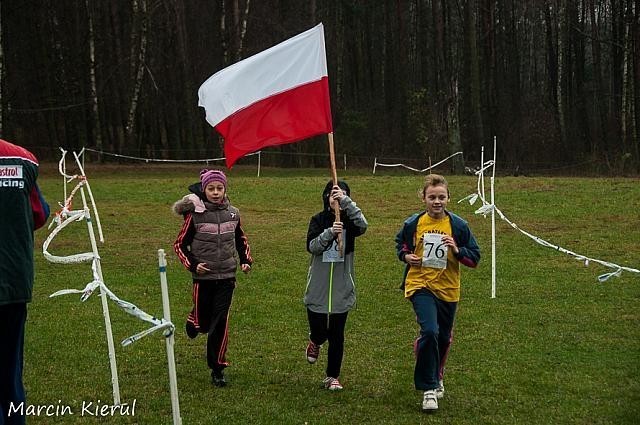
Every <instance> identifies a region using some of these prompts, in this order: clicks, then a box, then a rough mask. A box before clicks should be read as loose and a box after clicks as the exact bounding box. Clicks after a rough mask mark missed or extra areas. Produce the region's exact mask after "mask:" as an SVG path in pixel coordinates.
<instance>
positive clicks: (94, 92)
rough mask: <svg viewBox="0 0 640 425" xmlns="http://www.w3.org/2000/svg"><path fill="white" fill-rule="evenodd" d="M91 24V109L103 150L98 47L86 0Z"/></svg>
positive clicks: (98, 143)
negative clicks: (99, 104) (99, 106)
mask: <svg viewBox="0 0 640 425" xmlns="http://www.w3.org/2000/svg"><path fill="white" fill-rule="evenodd" d="M85 7H86V8H87V18H88V26H89V79H90V82H91V110H92V112H93V137H94V139H95V147H96V149H97V150H102V128H101V125H100V111H99V110H98V87H97V84H96V48H95V35H94V33H93V13H92V11H91V8H90V7H89V0H85Z"/></svg>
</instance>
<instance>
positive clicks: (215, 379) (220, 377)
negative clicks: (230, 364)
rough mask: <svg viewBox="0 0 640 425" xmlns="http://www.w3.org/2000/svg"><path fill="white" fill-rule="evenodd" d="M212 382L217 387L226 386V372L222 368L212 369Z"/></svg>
mask: <svg viewBox="0 0 640 425" xmlns="http://www.w3.org/2000/svg"><path fill="white" fill-rule="evenodd" d="M211 383H212V384H213V385H215V386H216V387H224V386H225V385H227V380H226V379H224V373H222V370H212V371H211Z"/></svg>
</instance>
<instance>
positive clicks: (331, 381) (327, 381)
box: [322, 376, 342, 391]
mask: <svg viewBox="0 0 640 425" xmlns="http://www.w3.org/2000/svg"><path fill="white" fill-rule="evenodd" d="M322 383H323V384H324V387H325V388H326V389H328V390H329V391H340V390H341V389H342V384H341V383H340V381H338V378H332V377H330V376H327V377H326V378H324V380H323V381H322Z"/></svg>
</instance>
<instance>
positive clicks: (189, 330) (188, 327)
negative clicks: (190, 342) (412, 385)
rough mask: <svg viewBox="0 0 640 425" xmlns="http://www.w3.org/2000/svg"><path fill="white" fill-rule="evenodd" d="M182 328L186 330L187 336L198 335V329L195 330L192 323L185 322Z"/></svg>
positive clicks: (192, 337) (193, 336)
mask: <svg viewBox="0 0 640 425" xmlns="http://www.w3.org/2000/svg"><path fill="white" fill-rule="evenodd" d="M184 328H185V330H186V331H187V336H188V337H189V338H191V339H194V338H195V337H197V336H198V331H197V330H196V327H195V326H193V323H191V322H187V324H186V325H185V327H184Z"/></svg>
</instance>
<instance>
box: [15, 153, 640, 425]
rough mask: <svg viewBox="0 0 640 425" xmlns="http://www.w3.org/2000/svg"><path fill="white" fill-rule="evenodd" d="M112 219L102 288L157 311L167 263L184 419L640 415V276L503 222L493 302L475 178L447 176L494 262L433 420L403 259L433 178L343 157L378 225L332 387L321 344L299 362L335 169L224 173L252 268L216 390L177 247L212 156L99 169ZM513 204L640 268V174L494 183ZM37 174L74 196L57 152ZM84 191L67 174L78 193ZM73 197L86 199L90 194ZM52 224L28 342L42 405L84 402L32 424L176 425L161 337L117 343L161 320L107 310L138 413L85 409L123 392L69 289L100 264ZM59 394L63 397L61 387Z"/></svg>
mask: <svg viewBox="0 0 640 425" xmlns="http://www.w3.org/2000/svg"><path fill="white" fill-rule="evenodd" d="M86 169H87V174H88V176H89V179H90V183H91V187H92V189H93V191H94V195H95V197H96V201H97V204H98V211H99V213H100V218H101V221H102V224H103V227H104V233H105V243H104V244H102V245H100V246H99V250H100V254H101V257H102V267H103V274H104V278H105V281H106V283H107V285H108V286H109V287H110V288H111V289H112V290H113V291H114V292H115V293H116V294H117V295H118V296H120V297H121V298H122V299H125V300H128V301H131V302H133V303H135V304H137V305H138V306H139V307H140V308H142V309H143V310H145V311H147V312H148V313H151V314H158V315H161V313H162V305H161V299H160V290H159V277H158V273H157V249H159V248H162V249H164V250H165V251H166V252H167V257H168V281H169V286H170V297H171V306H172V316H173V321H174V323H176V326H177V333H176V347H175V350H176V361H177V373H178V386H179V392H180V407H181V412H182V418H183V422H184V423H185V424H217V423H221V424H247V423H250V424H271V423H273V424H305V423H306V424H336V423H351V424H360V423H370V424H378V423H393V424H416V423H434V424H474V425H475V424H484V423H491V424H547V423H549V424H551V423H553V424H593V423H596V424H625V423H626V424H631V423H637V421H638V418H639V417H640V383H639V382H640V372H639V366H640V313H639V310H638V307H639V306H640V275H638V274H633V273H623V275H622V277H620V278H614V279H612V280H610V281H608V282H606V283H602V284H600V283H597V281H596V277H597V275H599V274H601V273H604V272H608V271H610V270H609V269H606V268H604V267H601V266H599V265H597V264H592V265H590V266H589V267H584V265H583V264H582V263H581V262H578V261H576V260H574V259H573V258H571V257H568V256H566V255H563V254H560V253H557V252H554V251H552V250H550V249H548V248H544V247H542V246H540V245H537V244H536V243H534V242H533V241H531V240H530V239H528V238H526V237H525V236H523V235H522V234H520V233H518V232H516V231H515V230H513V229H512V228H511V227H509V226H508V225H507V224H506V223H504V222H501V221H500V220H498V222H497V233H498V242H497V251H498V257H497V282H498V284H497V298H496V299H491V298H490V293H491V259H490V246H491V245H490V244H491V232H490V230H491V227H490V226H491V222H490V219H489V218H486V219H485V218H483V217H481V216H476V215H474V213H473V212H474V210H475V208H476V207H477V205H476V206H469V205H468V204H466V203H461V204H457V203H456V202H455V201H457V200H458V199H460V198H462V197H464V196H465V195H467V194H469V193H472V192H473V191H474V190H475V186H476V180H475V179H474V178H472V177H462V176H460V177H451V178H450V188H451V193H452V201H454V202H452V203H451V204H450V207H451V209H452V210H453V211H455V212H457V213H459V214H460V215H462V216H463V217H465V218H467V219H468V220H469V222H470V224H471V227H472V229H473V231H474V233H475V235H476V237H477V239H478V241H479V243H480V246H481V249H482V252H483V261H481V264H480V266H479V267H478V268H477V269H475V270H469V269H466V268H465V269H464V270H463V276H462V285H463V293H462V301H461V303H460V308H459V313H458V316H457V320H456V326H455V339H454V344H453V346H452V350H451V354H450V357H449V362H448V368H447V374H446V378H445V379H446V381H445V382H446V396H445V398H444V399H443V400H442V401H441V403H440V410H439V411H438V412H437V413H436V414H433V415H425V414H423V413H421V411H420V401H421V397H420V393H418V392H417V391H415V390H414V389H413V361H414V360H413V353H412V341H413V339H414V337H415V336H416V334H417V331H418V328H417V325H416V323H415V320H414V315H413V312H412V309H411V306H410V304H409V303H408V302H407V301H405V300H404V299H403V297H402V294H401V293H400V292H399V291H398V285H399V283H400V278H401V274H402V265H401V264H400V263H399V262H398V261H397V260H396V258H395V249H394V243H393V238H394V236H395V233H396V231H397V230H398V229H399V227H400V225H401V223H402V221H403V220H404V219H405V218H406V217H407V216H408V215H410V214H411V213H412V212H414V211H417V210H419V209H421V208H422V207H423V206H422V204H421V202H420V200H419V199H418V197H417V194H416V193H417V190H418V189H419V188H420V187H421V183H422V177H421V176H419V175H410V174H407V175H401V174H399V173H387V174H385V173H379V174H378V175H376V176H372V175H371V174H370V171H369V170H361V171H349V172H344V171H340V172H339V175H340V177H342V178H345V179H346V180H347V181H348V182H349V184H350V185H351V187H352V191H353V193H352V195H353V198H354V199H355V200H356V202H357V203H358V205H359V206H361V207H362V209H363V211H364V212H365V214H366V216H367V218H368V220H369V230H368V231H367V233H366V234H365V235H364V236H363V237H361V238H359V239H358V241H357V248H356V274H357V279H358V280H357V284H358V303H357V307H356V308H355V310H353V311H352V312H351V313H350V316H349V321H348V323H347V336H346V352H345V358H344V363H343V371H342V376H341V378H342V379H341V380H342V382H343V384H344V386H345V390H344V391H343V392H341V393H329V392H327V391H324V390H322V389H321V388H320V382H321V379H322V378H323V377H324V367H325V365H326V357H325V355H326V352H324V353H322V354H321V358H320V360H319V362H318V364H316V365H313V366H312V365H309V364H307V363H306V360H305V358H304V348H305V346H306V341H307V324H306V314H305V308H304V306H303V304H302V295H303V291H304V286H305V278H306V271H307V266H308V261H309V255H308V253H307V252H306V251H305V237H306V229H307V225H308V221H309V218H310V217H311V215H313V214H314V213H315V212H317V211H318V210H319V208H320V207H321V199H320V192H321V190H322V188H323V187H324V184H325V183H326V181H327V176H328V172H326V171H324V170H275V169H266V170H263V171H262V176H261V177H259V178H258V177H256V176H255V170H253V169H249V168H246V169H243V168H242V167H237V168H235V169H234V170H232V171H231V172H230V173H229V179H230V189H229V190H230V196H231V199H232V202H233V203H234V205H236V206H237V207H239V208H240V210H241V212H242V217H243V222H244V226H245V230H246V232H247V233H248V236H249V241H250V243H251V247H252V252H253V256H254V258H255V260H256V264H255V266H254V268H253V270H252V272H251V273H250V274H249V275H246V276H245V275H242V274H239V275H238V282H239V284H238V287H237V290H236V292H235V295H234V302H233V306H232V312H231V326H230V345H229V351H228V358H229V360H230V361H231V363H232V366H231V367H230V368H229V369H227V376H228V378H229V380H230V385H229V386H228V387H227V388H224V389H218V388H214V387H212V385H211V383H210V378H209V373H208V370H207V366H206V362H205V359H204V345H205V339H204V338H203V337H202V336H200V337H198V338H197V339H195V340H189V339H188V338H187V337H186V335H185V333H184V330H183V329H184V319H185V317H186V314H187V313H188V311H189V309H190V307H191V299H190V289H191V280H190V276H189V274H188V273H187V271H186V270H184V269H183V268H182V266H181V265H180V264H179V262H178V260H177V258H176V256H175V254H174V253H173V251H172V243H173V240H174V238H175V236H176V234H177V232H178V230H179V227H180V225H181V218H180V217H177V216H175V215H173V213H172V212H171V211H170V207H171V205H172V203H173V202H174V201H175V200H177V199H178V198H179V197H181V196H182V195H184V194H185V193H186V187H187V185H188V184H190V183H192V182H194V181H195V179H196V176H197V173H198V167H197V166H185V167H162V166H155V167H149V166H146V165H140V166H135V167H133V166H128V167H115V166H96V165H94V164H88V165H87V166H86ZM496 182H497V200H496V204H497V205H498V207H499V208H500V209H501V210H502V211H503V212H504V213H505V214H506V215H507V217H509V218H510V219H511V220H512V221H514V222H515V223H516V224H518V225H519V226H520V227H522V228H523V229H524V230H527V231H530V232H531V233H533V234H536V235H538V236H540V237H542V238H544V239H547V240H548V241H550V242H552V243H555V244H558V245H560V246H563V247H565V248H568V249H571V250H573V251H575V252H578V253H581V254H585V255H587V256H590V257H594V258H598V259H603V260H609V261H612V262H616V263H618V264H621V265H625V266H629V267H635V268H637V267H638V266H640V243H639V242H640V217H639V214H638V211H639V210H640V185H639V184H638V183H639V181H638V180H637V179H623V178H619V179H618V178H616V179H613V178H607V179H604V178H599V179H586V178H527V177H519V178H510V177H504V178H502V177H499V178H497V180H496ZM40 184H41V187H42V189H43V192H44V193H45V195H46V197H47V199H48V201H49V202H50V204H51V205H52V207H53V206H55V205H56V204H57V202H58V201H61V200H62V179H61V178H60V177H59V176H58V175H57V173H55V171H54V170H53V167H50V166H44V167H43V172H42V175H41V178H40ZM69 189H71V187H70V188H69ZM80 202H81V201H80V198H79V197H78V198H76V203H75V205H74V206H75V207H76V208H77V207H78V206H79V205H80ZM47 234H48V231H47V230H46V229H43V230H40V231H38V232H37V234H36V243H37V246H38V251H37V252H36V282H35V291H34V299H33V303H32V304H31V305H30V307H29V318H28V324H27V339H26V348H25V363H26V364H25V385H26V387H27V391H28V402H29V403H30V404H37V405H49V404H54V405H57V404H59V403H60V404H64V405H71V406H72V407H73V409H74V411H75V412H76V414H75V415H74V416H65V417H57V418H56V417H49V418H47V417H32V418H30V420H29V423H32V424H38V423H41V424H49V423H76V424H84V423H96V422H98V420H99V421H100V422H101V423H138V424H169V423H171V404H170V400H169V390H168V377H167V369H166V354H165V345H164V341H163V338H162V337H161V336H160V335H158V334H155V335H152V336H149V337H146V338H144V339H142V340H140V341H138V342H136V343H135V344H133V345H131V346H129V347H126V348H122V347H120V346H119V342H120V341H121V340H122V339H124V338H126V337H128V336H130V335H133V334H134V333H137V332H139V331H141V330H143V329H145V328H146V327H147V325H146V324H145V323H143V322H141V321H138V320H136V319H133V318H131V317H130V316H128V315H126V314H125V313H124V312H122V311H120V310H119V309H118V308H117V307H116V306H115V305H114V304H113V303H111V304H110V311H111V318H112V322H113V333H114V337H115V341H116V345H117V346H116V353H117V361H118V370H119V375H120V387H121V393H122V399H123V401H124V402H129V403H131V402H132V401H133V400H134V399H135V400H136V416H135V417H126V418H122V417H115V418H102V419H96V418H91V417H86V416H85V417H81V416H79V413H80V406H81V404H82V401H87V402H89V401H92V402H94V403H95V402H96V401H97V400H98V399H99V400H101V402H102V403H109V402H110V401H111V399H112V396H111V384H110V372H109V363H108V358H107V347H106V340H105V333H104V323H103V319H102V311H101V307H100V301H99V298H98V297H97V296H95V295H94V296H92V297H91V298H90V299H89V300H88V301H87V302H86V303H84V304H83V303H80V301H79V297H77V296H74V295H67V296H62V297H58V298H53V299H51V298H48V296H49V294H51V293H53V292H55V291H57V290H59V289H63V288H82V287H84V285H85V284H86V283H87V282H89V281H90V280H91V279H92V276H91V268H90V266H89V264H76V265H58V264H51V263H48V262H47V261H46V260H45V259H44V258H43V256H42V254H41V249H40V248H41V246H42V241H43V240H44V238H45V237H46V236H47ZM89 250H90V246H89V244H88V237H87V228H86V225H84V224H83V223H74V224H73V225H71V226H70V227H68V228H67V229H65V230H63V232H62V233H61V234H60V235H59V236H58V237H57V238H56V239H55V240H54V242H53V243H52V245H51V247H50V252H52V253H53V254H63V253H67V254H70V253H75V252H85V251H89ZM58 400H60V402H59V401H58Z"/></svg>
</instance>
